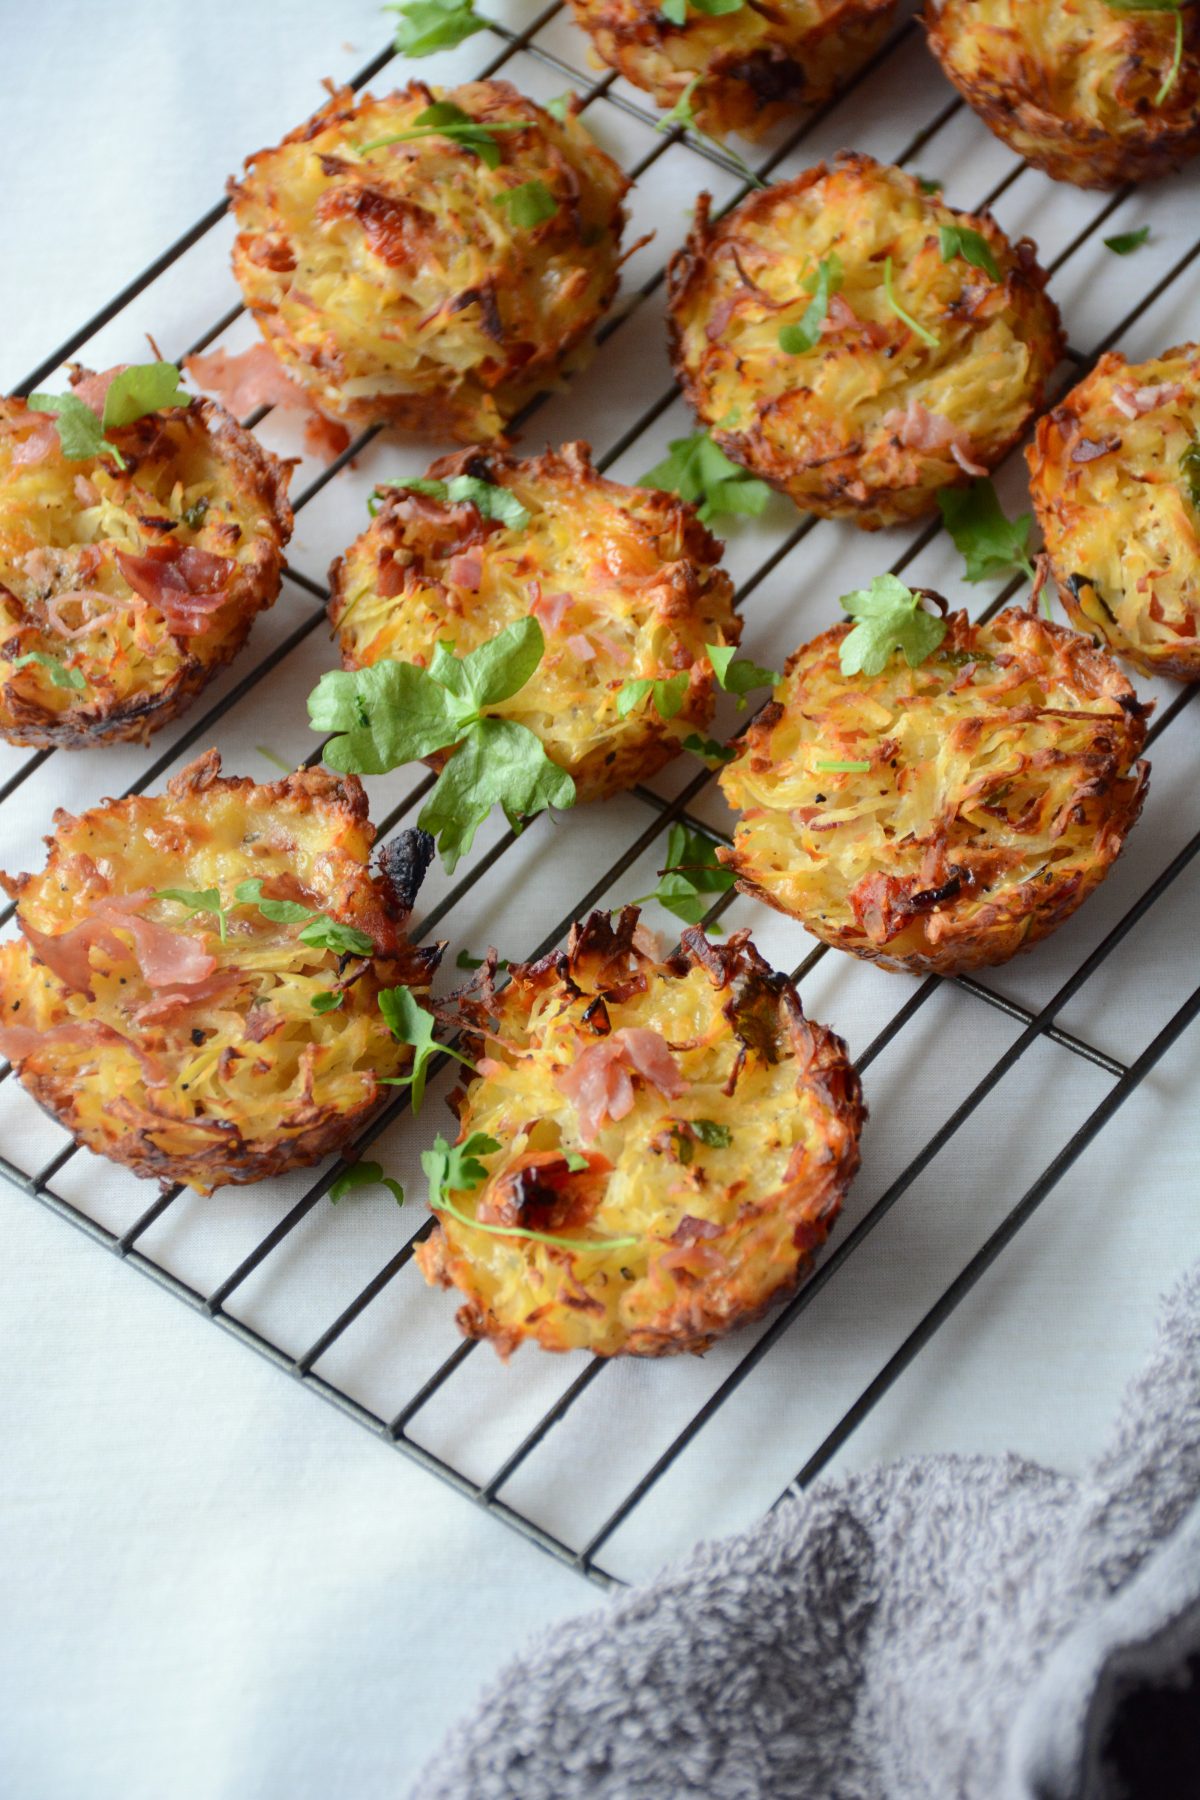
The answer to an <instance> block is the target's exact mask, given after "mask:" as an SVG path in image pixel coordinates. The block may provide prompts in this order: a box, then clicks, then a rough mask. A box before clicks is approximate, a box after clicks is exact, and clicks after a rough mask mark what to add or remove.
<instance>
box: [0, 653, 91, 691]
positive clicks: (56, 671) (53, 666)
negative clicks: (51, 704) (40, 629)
mask: <svg viewBox="0 0 1200 1800" xmlns="http://www.w3.org/2000/svg"><path fill="white" fill-rule="evenodd" d="M31 663H32V664H33V665H34V666H35V667H37V668H39V669H45V671H46V673H47V675H48V676H49V677H50V681H51V684H52V685H53V686H54V687H56V688H73V689H74V690H75V692H76V693H82V692H83V690H84V688H86V686H87V679H86V677H85V676H84V673H83V671H82V669H68V667H67V665H66V664H65V663H64V662H61V661H60V660H59V658H58V657H57V656H51V655H50V653H49V651H48V650H27V651H26V652H25V654H24V656H14V657H13V659H12V664H11V666H12V668H14V669H27V668H28V667H29V666H30V664H31Z"/></svg>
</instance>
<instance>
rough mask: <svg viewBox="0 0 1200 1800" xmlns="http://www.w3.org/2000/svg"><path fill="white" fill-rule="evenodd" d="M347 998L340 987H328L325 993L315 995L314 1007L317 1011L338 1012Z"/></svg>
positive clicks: (313, 999)
mask: <svg viewBox="0 0 1200 1800" xmlns="http://www.w3.org/2000/svg"><path fill="white" fill-rule="evenodd" d="M345 999H346V996H345V994H344V993H343V992H342V991H341V990H340V989H336V988H326V989H325V991H324V992H323V993H320V994H314V995H313V997H312V1009H313V1011H314V1012H315V1013H328V1012H336V1011H337V1009H338V1007H339V1006H341V1005H342V1004H343V1003H344V1002H345Z"/></svg>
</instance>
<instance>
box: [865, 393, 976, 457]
mask: <svg viewBox="0 0 1200 1800" xmlns="http://www.w3.org/2000/svg"><path fill="white" fill-rule="evenodd" d="M883 428H884V430H885V431H894V432H895V433H896V436H897V437H898V438H899V440H900V442H901V443H902V444H903V445H904V446H905V448H906V449H909V450H949V452H950V454H951V456H952V457H953V458H954V460H955V462H956V463H957V464H958V466H959V468H960V469H961V470H962V471H963V473H964V474H966V475H986V474H987V470H986V469H985V468H984V467H983V466H982V464H980V463H977V462H976V461H975V460H974V458H973V457H972V456H971V455H970V453H969V451H968V450H967V448H966V445H965V443H964V441H963V434H962V432H961V431H959V430H958V428H957V427H956V426H954V425H952V424H951V423H950V421H949V419H947V418H946V417H944V415H943V414H942V413H940V412H931V411H930V409H929V408H928V407H927V406H922V404H921V402H920V401H919V400H910V401H909V403H908V405H907V407H905V408H904V410H903V411H901V410H900V408H899V407H895V406H894V407H893V408H892V410H891V411H890V412H887V413H885V414H884V415H883Z"/></svg>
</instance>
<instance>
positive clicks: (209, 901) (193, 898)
mask: <svg viewBox="0 0 1200 1800" xmlns="http://www.w3.org/2000/svg"><path fill="white" fill-rule="evenodd" d="M153 898H154V899H155V900H174V901H175V902H176V903H177V904H178V905H179V906H186V907H187V909H188V911H189V912H194V913H197V912H204V913H215V914H216V918H217V929H218V931H219V932H220V934H221V942H222V943H224V942H225V933H226V926H227V919H226V914H225V908H224V907H223V906H222V905H221V890H220V888H194V889H193V888H158V889H157V890H156V891H155V893H154V895H153Z"/></svg>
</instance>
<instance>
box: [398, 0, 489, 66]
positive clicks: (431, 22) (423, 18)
mask: <svg viewBox="0 0 1200 1800" xmlns="http://www.w3.org/2000/svg"><path fill="white" fill-rule="evenodd" d="M383 10H384V12H394V13H398V14H399V15H400V16H399V18H398V20H397V22H396V48H397V50H398V51H399V52H400V54H401V56H432V55H433V53H434V51H435V50H451V49H453V47H454V45H455V44H461V43H462V42H463V40H464V38H469V37H473V36H474V35H475V33H476V32H477V31H484V30H486V24H485V22H484V20H483V19H480V18H477V17H476V15H475V7H474V0H406V3H405V4H404V5H392V6H385V7H384V9H383Z"/></svg>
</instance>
